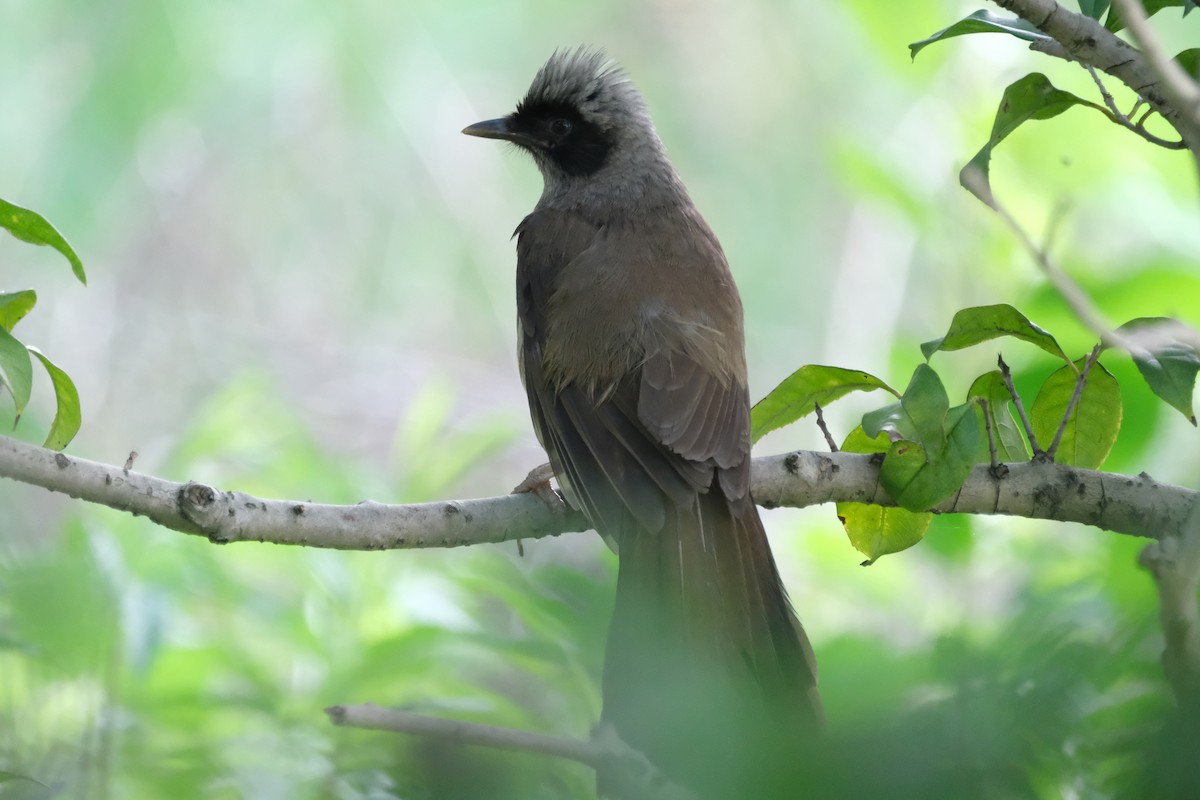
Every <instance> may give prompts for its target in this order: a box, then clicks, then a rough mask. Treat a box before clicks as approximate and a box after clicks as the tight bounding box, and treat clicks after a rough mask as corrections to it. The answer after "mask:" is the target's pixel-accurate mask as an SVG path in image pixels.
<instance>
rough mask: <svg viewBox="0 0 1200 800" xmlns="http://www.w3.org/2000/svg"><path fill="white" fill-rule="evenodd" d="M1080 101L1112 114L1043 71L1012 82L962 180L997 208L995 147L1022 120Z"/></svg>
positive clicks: (1058, 111)
mask: <svg viewBox="0 0 1200 800" xmlns="http://www.w3.org/2000/svg"><path fill="white" fill-rule="evenodd" d="M1077 105H1081V106H1087V107H1089V108H1094V109H1096V110H1098V111H1100V112H1101V113H1102V114H1104V115H1105V116H1108V115H1109V112H1108V111H1107V110H1106V109H1105V108H1104V107H1103V106H1099V105H1096V104H1095V103H1092V102H1089V101H1087V100H1084V99H1083V98H1081V97H1076V96H1075V95H1073V94H1071V93H1070V92H1064V91H1062V90H1061V89H1056V88H1054V86H1053V85H1052V84H1051V83H1050V81H1049V80H1048V79H1047V78H1046V76H1045V75H1042V74H1041V73H1040V72H1032V73H1030V74H1028V75H1026V76H1025V77H1024V78H1021V79H1020V80H1018V81H1016V82H1015V83H1012V84H1010V85H1009V87H1008V88H1007V89H1005V90H1004V97H1003V98H1001V100H1000V107H999V108H998V109H997V110H996V119H995V121H994V122H993V123H992V135H991V138H989V139H988V143H987V144H985V145H984V146H983V149H981V150H980V151H979V152H978V153H976V154H975V157H974V158H972V159H971V160H970V161H969V162H968V163H967V165H966V166H965V167H963V168H962V171H961V172H959V174H958V181H959V183H961V184H962V186H963V188H964V189H966V190H967V191H968V192H970V193H971V194H973V195H975V196H976V197H978V198H979V199H980V200H982V201H983V202H984V203H986V204H987V205H988V206H989V207H991V208H993V209H994V208H996V199H995V197H993V196H992V188H991V185H990V184H989V183H988V164H989V163H990V162H991V159H992V150H993V149H995V147H996V145H998V144H1000V142H1002V141H1004V139H1005V138H1006V137H1007V136H1008V135H1009V134H1010V133H1012V132H1013V131H1015V130H1016V129H1017V128H1018V127H1020V126H1021V124H1022V123H1024V122H1028V121H1029V120H1034V119H1050V118H1051V117H1057V116H1058V115H1059V114H1061V113H1062V112H1064V111H1066V110H1067V109H1068V108H1071V107H1072V106H1077Z"/></svg>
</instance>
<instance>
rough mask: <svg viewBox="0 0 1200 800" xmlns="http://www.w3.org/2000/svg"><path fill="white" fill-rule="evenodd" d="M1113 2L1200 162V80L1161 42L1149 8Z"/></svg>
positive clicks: (1130, 0) (1131, 2)
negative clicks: (1148, 13)
mask: <svg viewBox="0 0 1200 800" xmlns="http://www.w3.org/2000/svg"><path fill="white" fill-rule="evenodd" d="M1113 4H1114V6H1115V7H1116V8H1117V9H1119V10H1120V12H1121V19H1122V20H1124V22H1125V26H1126V27H1127V28H1128V29H1129V34H1130V35H1131V36H1132V37H1133V40H1134V41H1135V42H1137V44H1138V47H1140V48H1142V53H1143V54H1144V57H1145V59H1146V61H1147V62H1148V64H1149V67H1150V69H1151V70H1152V71H1153V72H1154V74H1155V75H1156V76H1157V77H1158V79H1159V81H1160V85H1161V86H1162V90H1163V94H1164V95H1166V97H1167V99H1168V100H1169V101H1170V103H1171V104H1172V106H1173V107H1174V108H1176V109H1177V110H1178V111H1179V124H1178V125H1176V128H1177V129H1180V132H1181V133H1182V134H1183V138H1184V140H1185V141H1187V142H1188V143H1189V144H1190V146H1191V150H1192V154H1193V155H1194V156H1195V157H1196V159H1197V163H1198V164H1200V83H1197V82H1196V81H1195V80H1194V79H1193V78H1192V77H1191V76H1189V75H1188V74H1187V73H1186V72H1184V71H1183V68H1182V67H1180V66H1179V64H1177V63H1176V62H1175V61H1174V59H1172V58H1171V57H1170V56H1169V55H1167V53H1166V51H1165V50H1163V46H1162V42H1160V41H1159V40H1158V37H1157V36H1155V35H1154V31H1153V30H1151V29H1150V24H1149V21H1148V20H1147V19H1146V10H1145V9H1144V8H1143V7H1142V4H1141V3H1140V2H1137V1H1136V0H1113Z"/></svg>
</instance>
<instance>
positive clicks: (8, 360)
mask: <svg viewBox="0 0 1200 800" xmlns="http://www.w3.org/2000/svg"><path fill="white" fill-rule="evenodd" d="M0 386H4V387H6V388H7V389H8V391H9V392H10V393H11V394H12V398H13V403H14V404H15V405H16V407H17V420H18V421H19V420H20V419H21V414H22V413H24V411H25V406H26V405H27V404H28V403H29V395H30V394H31V393H32V392H33V362H32V361H31V360H30V358H29V351H28V350H26V349H25V345H23V344H21V343H20V342H19V341H17V340H16V338H14V337H13V335H12V334H11V333H9V332H8V331H7V330H4V329H3V328H0Z"/></svg>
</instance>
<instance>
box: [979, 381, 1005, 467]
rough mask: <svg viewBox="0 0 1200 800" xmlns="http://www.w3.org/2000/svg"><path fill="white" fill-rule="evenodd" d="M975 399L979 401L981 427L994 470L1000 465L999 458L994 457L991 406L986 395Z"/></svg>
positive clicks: (994, 440)
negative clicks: (984, 433)
mask: <svg viewBox="0 0 1200 800" xmlns="http://www.w3.org/2000/svg"><path fill="white" fill-rule="evenodd" d="M975 399H976V400H978V401H979V407H980V408H981V409H982V410H983V429H984V430H985V431H987V439H988V455H989V456H991V459H992V461H991V468H992V471H993V472H995V471H996V467H998V466H1000V460H999V459H998V458H997V457H996V434H995V433H994V432H993V431H992V414H991V406H990V405H989V404H988V401H987V398H986V397H976V398H975Z"/></svg>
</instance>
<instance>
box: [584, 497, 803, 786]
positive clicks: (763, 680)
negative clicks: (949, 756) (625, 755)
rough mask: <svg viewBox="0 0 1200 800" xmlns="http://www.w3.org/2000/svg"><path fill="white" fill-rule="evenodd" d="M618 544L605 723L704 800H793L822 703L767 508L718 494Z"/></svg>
mask: <svg viewBox="0 0 1200 800" xmlns="http://www.w3.org/2000/svg"><path fill="white" fill-rule="evenodd" d="M619 546H620V555H619V560H620V567H619V575H618V579H617V597H616V606H615V608H614V611H613V617H612V624H611V626H610V629H609V639H608V649H607V653H606V658H605V665H604V714H603V717H602V720H603V721H604V722H606V723H608V724H610V725H611V726H613V727H614V728H615V729H616V733H617V734H618V736H620V738H621V739H622V740H623V741H625V742H626V744H629V745H630V746H632V747H633V748H634V749H636V750H639V751H640V752H642V753H643V754H644V755H645V756H646V757H648V758H649V759H650V760H651V762H653V763H654V764H655V765H656V766H657V767H658V768H659V769H660V770H662V771H663V772H664V773H665V774H666V775H667V776H668V777H669V778H671V779H672V780H675V781H678V782H681V783H683V784H684V785H687V786H690V787H692V788H693V790H696V791H699V792H700V794H701V795H702V796H704V797H712V798H717V797H720V798H723V799H724V800H729V799H731V798H740V797H759V798H773V797H776V796H778V797H783V796H791V795H782V794H776V793H775V791H774V789H775V788H776V787H779V786H782V785H786V784H787V783H788V780H787V775H788V774H789V772H794V771H795V769H796V768H797V767H798V766H799V764H798V760H799V759H801V758H802V756H803V753H804V751H805V749H806V748H805V747H804V742H805V741H807V740H808V739H809V738H810V737H811V736H812V734H813V733H814V732H815V731H816V730H817V729H818V728H819V727H820V725H821V721H822V710H821V701H820V697H819V695H818V694H817V688H816V677H817V670H816V662H815V659H814V658H813V653H812V648H811V646H810V645H809V642H808V638H807V636H805V634H804V629H803V628H802V627H801V626H800V623H799V621H798V620H797V619H796V616H795V614H794V613H793V611H792V609H791V605H790V603H789V601H788V599H787V595H786V592H785V591H784V588H783V585H782V584H781V582H780V579H779V572H778V570H777V569H776V567H775V561H774V559H773V558H772V556H771V550H770V547H769V545H768V543H767V538H766V533H765V532H764V530H763V526H762V521H761V520H760V518H759V516H758V510H757V509H756V508H755V506H754V503H753V502H752V501H751V500H750V499H749V498H746V499H744V500H742V501H729V500H728V499H726V497H725V496H724V494H723V493H722V492H721V490H720V488H719V487H718V486H717V485H714V486H713V487H712V488H711V489H710V490H709V491H708V492H707V493H704V494H700V495H697V497H696V501H695V503H694V504H692V505H691V506H689V507H679V506H669V507H668V512H667V520H666V524H665V525H664V526H663V529H662V530H661V531H658V532H653V533H651V532H647V531H644V530H637V529H633V530H629V531H628V532H626V533H625V534H623V535H622V536H620V540H619Z"/></svg>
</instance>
